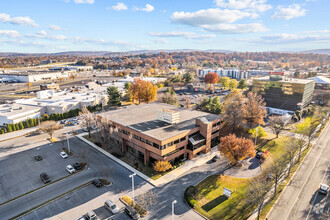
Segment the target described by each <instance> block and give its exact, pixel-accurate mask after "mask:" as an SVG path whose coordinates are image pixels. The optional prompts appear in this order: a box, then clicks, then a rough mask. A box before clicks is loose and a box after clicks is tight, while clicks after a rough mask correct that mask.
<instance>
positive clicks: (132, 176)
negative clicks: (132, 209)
mask: <svg viewBox="0 0 330 220" xmlns="http://www.w3.org/2000/svg"><path fill="white" fill-rule="evenodd" d="M135 175H136V173H133V174H132V175H129V177H131V178H132V191H133V206H134V176H135Z"/></svg>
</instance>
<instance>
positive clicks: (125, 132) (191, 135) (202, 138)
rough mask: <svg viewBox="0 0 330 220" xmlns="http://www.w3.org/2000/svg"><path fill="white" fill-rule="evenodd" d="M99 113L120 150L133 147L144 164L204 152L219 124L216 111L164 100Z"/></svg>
mask: <svg viewBox="0 0 330 220" xmlns="http://www.w3.org/2000/svg"><path fill="white" fill-rule="evenodd" d="M99 116H101V117H102V118H103V119H106V120H108V122H109V124H111V126H112V128H113V132H112V134H111V135H112V137H113V138H115V139H116V140H117V142H119V143H120V144H121V145H122V150H123V151H124V152H126V151H127V150H130V148H134V149H136V150H137V151H138V155H139V157H140V158H141V159H142V158H143V159H144V163H145V164H146V163H148V162H154V161H156V160H167V161H174V160H179V159H183V158H188V159H192V158H194V157H195V156H196V154H198V153H200V152H202V153H208V152H209V151H210V149H211V141H212V140H215V139H216V138H217V137H219V130H220V128H221V117H220V116H218V115H214V114H210V113H206V112H201V111H195V110H191V109H186V108H180V107H177V106H174V105H169V104H164V103H150V104H144V105H131V106H128V107H126V108H122V109H119V110H115V111H109V112H104V113H100V114H99Z"/></svg>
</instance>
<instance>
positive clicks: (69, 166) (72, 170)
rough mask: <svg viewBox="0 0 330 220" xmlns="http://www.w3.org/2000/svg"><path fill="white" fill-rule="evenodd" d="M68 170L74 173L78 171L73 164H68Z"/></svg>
mask: <svg viewBox="0 0 330 220" xmlns="http://www.w3.org/2000/svg"><path fill="white" fill-rule="evenodd" d="M66 170H67V171H68V172H69V173H74V172H76V170H75V169H74V168H73V166H71V165H67V166H66Z"/></svg>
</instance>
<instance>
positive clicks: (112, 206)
mask: <svg viewBox="0 0 330 220" xmlns="http://www.w3.org/2000/svg"><path fill="white" fill-rule="evenodd" d="M104 207H105V208H106V209H108V210H109V211H110V212H112V214H116V213H118V212H119V208H118V207H117V206H116V204H115V203H113V202H112V201H110V200H107V201H105V203H104Z"/></svg>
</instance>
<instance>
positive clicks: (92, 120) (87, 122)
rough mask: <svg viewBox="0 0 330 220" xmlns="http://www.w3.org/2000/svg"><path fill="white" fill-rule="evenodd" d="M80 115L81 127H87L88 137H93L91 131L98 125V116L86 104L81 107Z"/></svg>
mask: <svg viewBox="0 0 330 220" xmlns="http://www.w3.org/2000/svg"><path fill="white" fill-rule="evenodd" d="M79 116H80V118H81V127H82V128H83V129H86V131H87V132H88V137H91V131H92V130H93V128H95V126H96V116H95V115H94V114H92V113H91V112H90V111H89V110H88V109H87V107H86V106H84V107H83V108H82V109H81V112H79Z"/></svg>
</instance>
